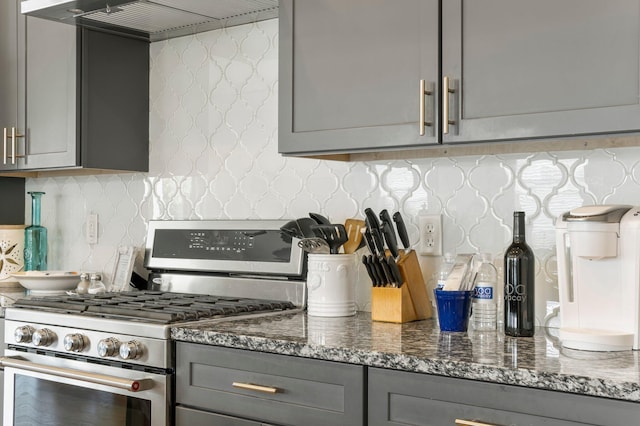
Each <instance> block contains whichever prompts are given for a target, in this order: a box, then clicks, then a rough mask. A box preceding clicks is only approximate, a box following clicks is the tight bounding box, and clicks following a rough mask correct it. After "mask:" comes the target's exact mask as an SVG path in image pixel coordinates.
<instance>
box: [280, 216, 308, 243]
mask: <svg viewBox="0 0 640 426" xmlns="http://www.w3.org/2000/svg"><path fill="white" fill-rule="evenodd" d="M315 224H316V222H315V221H314V220H313V219H311V218H308V217H302V218H300V219H294V220H290V221H289V222H287V223H285V224H284V225H282V226H281V227H280V231H281V232H282V233H284V234H285V235H288V236H289V237H294V238H298V239H299V240H301V239H303V238H315V236H316V235H315V233H314V232H313V230H312V229H311V226H313V225H315Z"/></svg>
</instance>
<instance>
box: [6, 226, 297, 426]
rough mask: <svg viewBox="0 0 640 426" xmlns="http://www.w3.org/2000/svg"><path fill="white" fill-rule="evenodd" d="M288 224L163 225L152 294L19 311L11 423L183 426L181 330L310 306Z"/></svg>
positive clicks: (149, 255)
mask: <svg viewBox="0 0 640 426" xmlns="http://www.w3.org/2000/svg"><path fill="white" fill-rule="evenodd" d="M284 223H285V222H284V221H152V222H150V224H149V232H148V236H147V242H146V253H145V267H146V268H147V269H149V270H150V274H149V281H148V287H149V288H148V289H147V290H142V291H130V292H121V293H104V294H98V295H75V294H71V295H63V296H48V297H30V298H25V299H22V300H19V301H18V302H16V304H15V305H14V306H13V307H11V308H7V310H6V315H5V317H6V322H5V335H6V337H5V342H6V343H7V347H8V349H7V350H6V352H5V354H6V356H5V357H3V358H1V359H0V360H1V363H2V365H3V366H4V368H5V398H4V404H5V411H4V425H6V426H10V425H31V424H34V423H40V424H50V425H74V424H78V425H80V424H96V422H97V423H99V424H101V425H118V426H120V425H135V426H139V425H154V426H155V425H161V426H166V425H169V424H172V422H173V401H174V396H173V392H174V380H175V379H174V372H175V353H174V344H173V342H172V341H171V340H170V330H171V327H172V326H173V325H175V324H176V323H181V322H186V321H199V320H202V319H215V318H220V320H228V317H230V316H238V315H271V314H273V313H279V312H281V311H283V310H292V309H302V308H304V304H305V300H306V293H305V289H306V285H305V281H304V279H305V275H306V270H305V264H306V262H305V261H304V260H305V259H304V253H303V252H302V250H301V249H300V248H299V247H298V245H297V242H296V241H293V242H292V241H291V238H289V237H287V236H286V235H284V234H282V233H281V232H280V230H279V229H280V227H281V226H282V225H284Z"/></svg>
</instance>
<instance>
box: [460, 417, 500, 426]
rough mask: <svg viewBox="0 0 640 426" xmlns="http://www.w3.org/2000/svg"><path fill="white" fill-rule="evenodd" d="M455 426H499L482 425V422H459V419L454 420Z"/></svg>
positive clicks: (491, 424) (492, 424)
mask: <svg viewBox="0 0 640 426" xmlns="http://www.w3.org/2000/svg"><path fill="white" fill-rule="evenodd" d="M456 425H457V426H499V425H496V424H495V423H482V422H476V421H473V420H461V419H456Z"/></svg>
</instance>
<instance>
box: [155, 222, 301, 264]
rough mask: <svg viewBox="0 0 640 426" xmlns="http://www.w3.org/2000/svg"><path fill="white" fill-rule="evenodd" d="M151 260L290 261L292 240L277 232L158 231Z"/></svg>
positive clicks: (226, 230)
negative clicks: (153, 258)
mask: <svg viewBox="0 0 640 426" xmlns="http://www.w3.org/2000/svg"><path fill="white" fill-rule="evenodd" d="M153 252H154V257H160V258H166V259H199V260H230V261H243V262H289V261H290V258H291V238H289V237H287V236H286V235H284V234H283V233H282V232H281V231H279V230H228V229H225V230H202V229H157V230H156V232H155V238H154V241H153Z"/></svg>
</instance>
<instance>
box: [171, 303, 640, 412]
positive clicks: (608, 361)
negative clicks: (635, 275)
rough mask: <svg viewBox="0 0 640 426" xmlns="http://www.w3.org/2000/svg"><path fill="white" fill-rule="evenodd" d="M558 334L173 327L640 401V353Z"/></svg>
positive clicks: (277, 319) (177, 335)
mask: <svg viewBox="0 0 640 426" xmlns="http://www.w3.org/2000/svg"><path fill="white" fill-rule="evenodd" d="M556 332H557V330H555V329H543V328H541V329H539V330H537V332H536V336H535V337H534V338H520V339H514V338H509V337H505V336H504V334H502V333H501V332H494V333H474V332H473V331H469V332H468V333H440V331H439V329H438V326H437V323H436V322H435V321H434V320H425V321H417V322H412V323H406V324H391V323H382V322H374V321H371V315H370V314H369V313H368V312H358V314H357V315H355V316H353V317H344V318H320V317H312V316H307V315H306V314H305V313H286V314H279V315H270V316H263V317H257V318H245V319H242V318H238V319H233V320H225V321H219V320H218V321H215V320H214V321H201V322H196V323H189V324H186V325H182V326H176V327H173V328H172V330H171V335H172V337H173V338H174V339H175V340H179V341H186V342H194V343H202V344H209V345H216V346H225V347H230V348H238V349H247V350H252V351H261V352H270V353H276V354H282V355H293V356H300V357H306V358H315V359H323V360H330V361H339V362H347V363H352V364H361V365H367V366H372V367H381V368H389V369H395V370H403V371H411V372H419V373H429V374H436V375H442V376H449V377H458V378H465V379H473V380H481V381H487V382H495V383H505V384H511V385H519V386H527V387H532V388H540V389H548V390H555V391H561V392H571V393H577V394H583V395H593V396H600V397H608V398H614V399H622V400H628V401H636V402H640V367H639V364H638V358H639V356H640V354H638V352H632V351H628V352H618V353H594V352H582V351H575V350H567V349H560V345H559V343H558V341H557V339H556V337H555V336H554V334H556Z"/></svg>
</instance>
